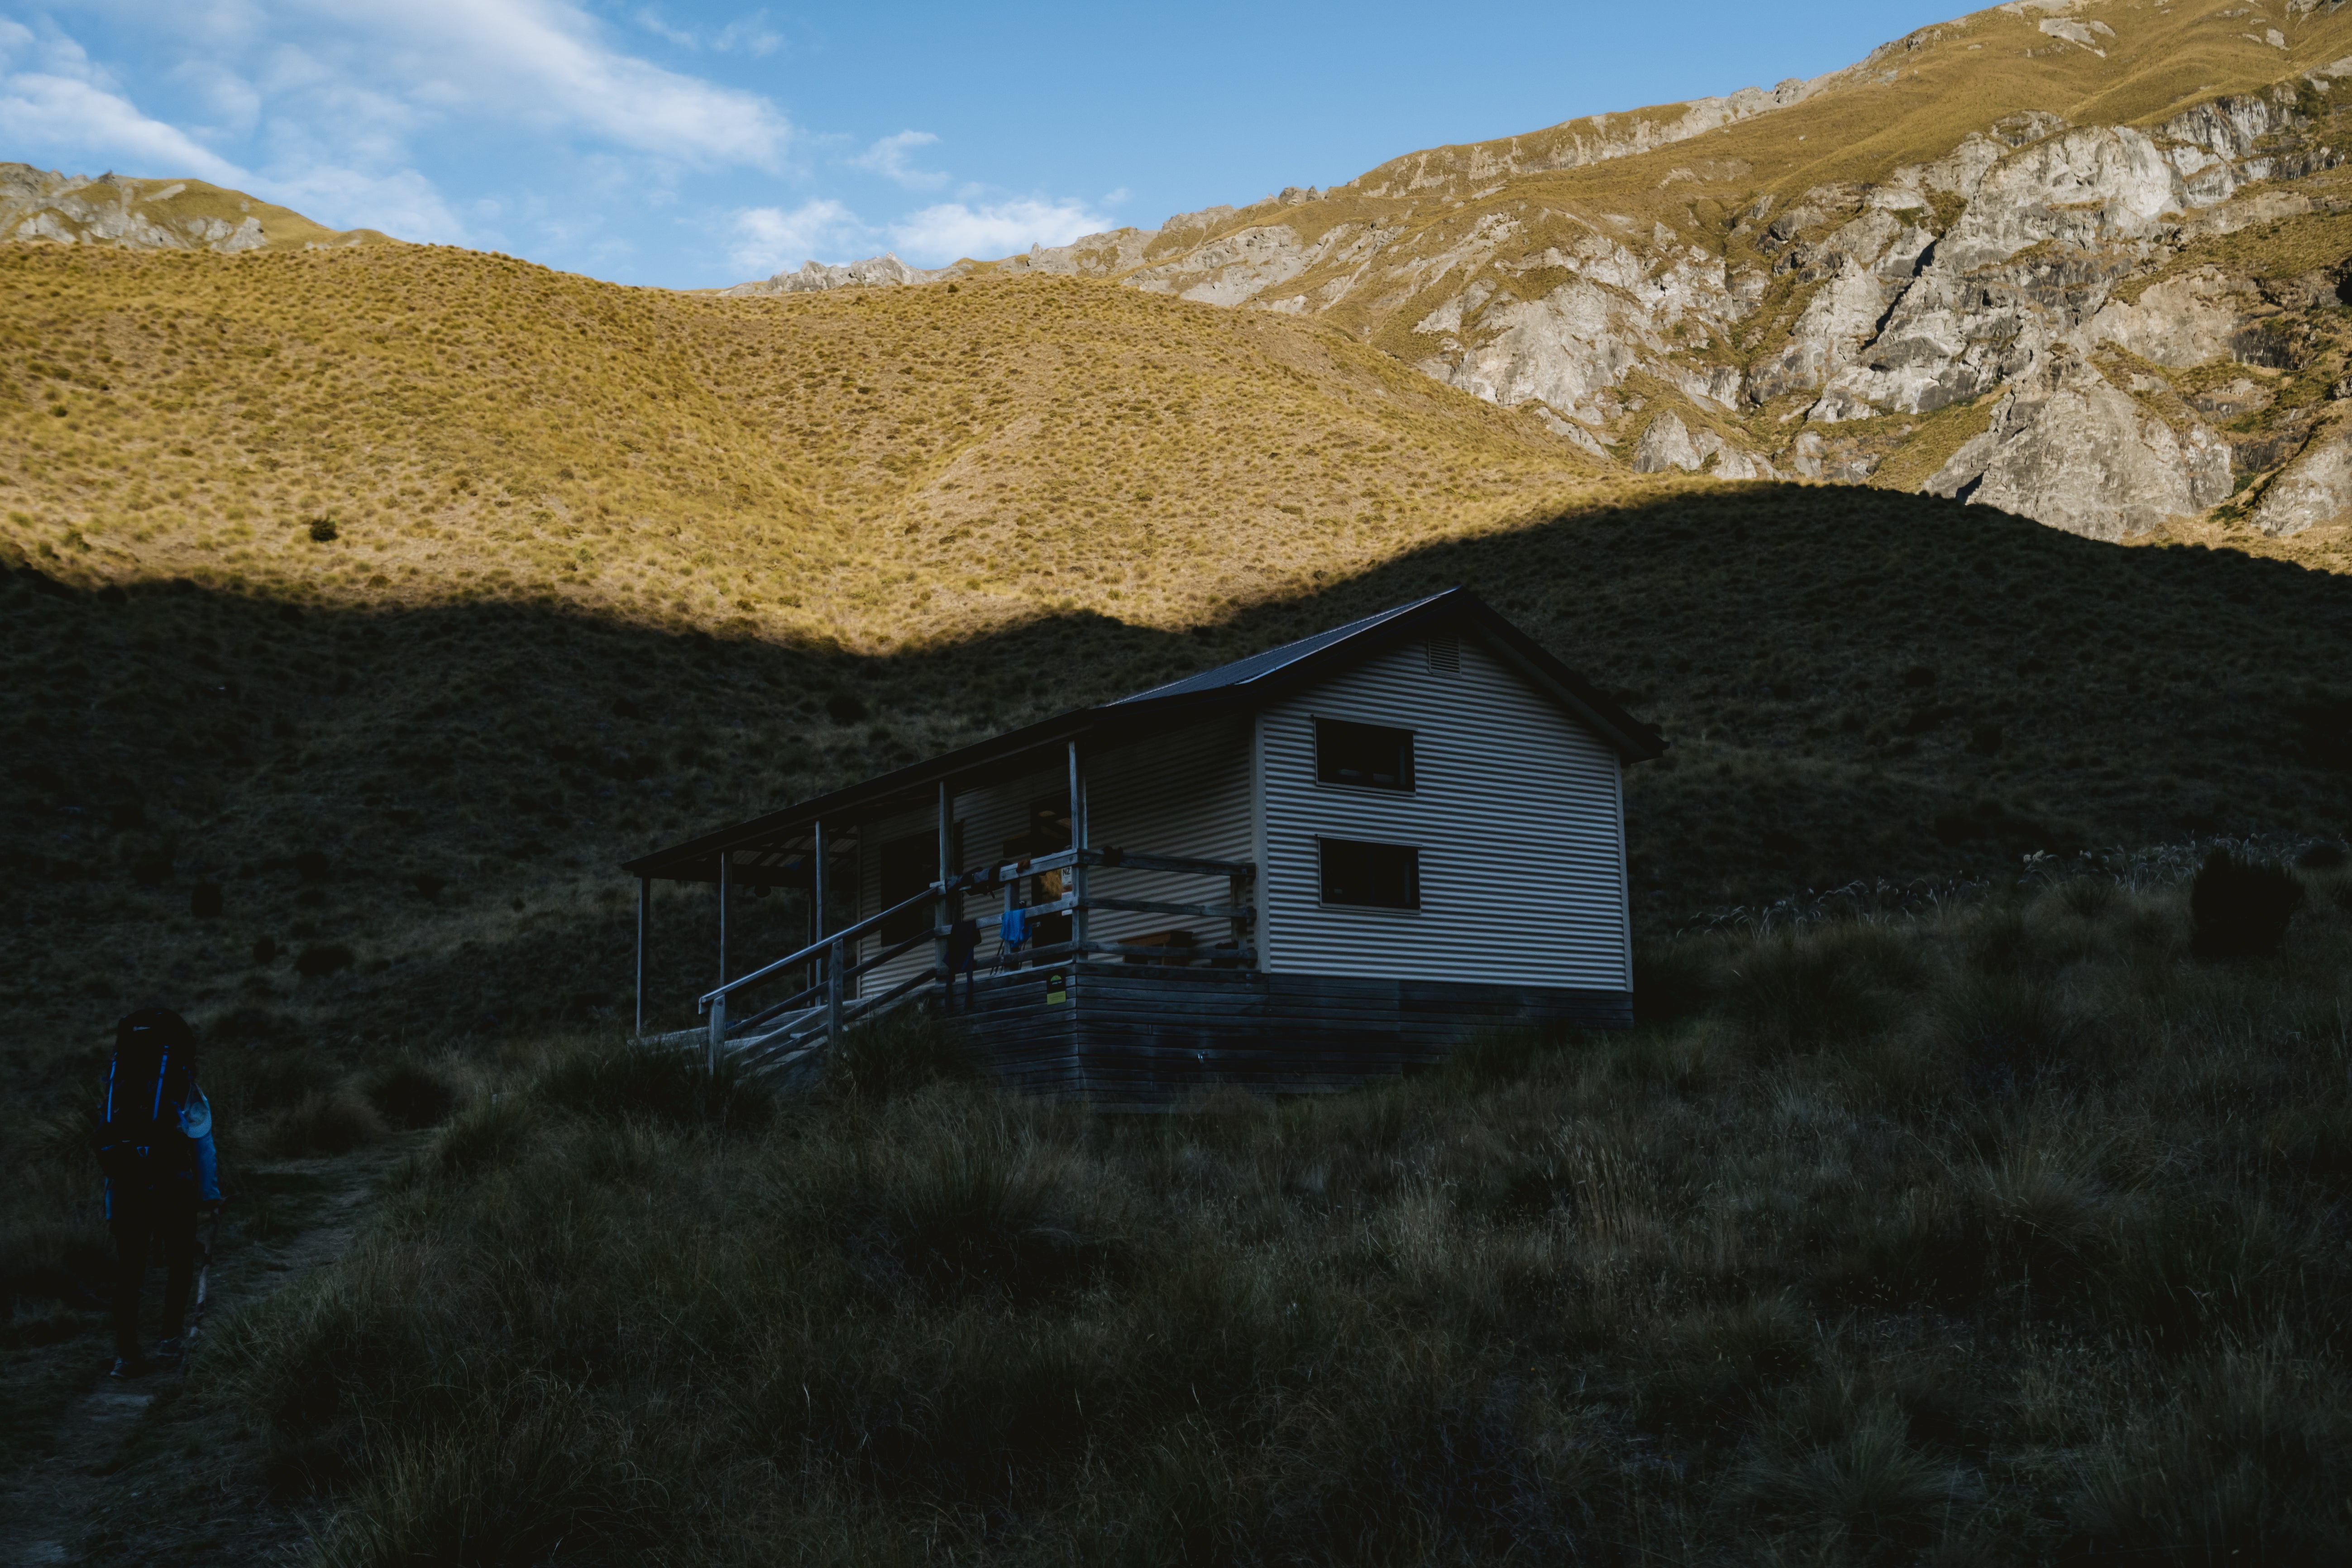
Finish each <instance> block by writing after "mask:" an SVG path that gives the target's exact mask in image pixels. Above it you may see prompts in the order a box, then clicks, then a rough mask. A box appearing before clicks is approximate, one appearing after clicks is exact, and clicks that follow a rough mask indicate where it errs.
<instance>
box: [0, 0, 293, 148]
mask: <svg viewBox="0 0 2352 1568" xmlns="http://www.w3.org/2000/svg"><path fill="white" fill-rule="evenodd" d="M20 62H21V63H24V64H30V65H34V66H36V67H37V68H35V69H29V70H26V69H20V68H18V67H19V64H20ZM0 141H5V143H6V144H7V145H9V146H11V147H14V148H18V149H21V150H23V151H24V152H26V153H47V155H49V156H52V157H55V156H58V155H59V154H63V155H66V156H69V157H82V158H94V159H97V160H98V161H100V162H108V161H112V160H121V161H122V162H123V163H125V164H126V165H127V166H126V167H125V169H124V171H123V172H124V173H125V174H129V173H132V172H134V171H136V170H143V169H144V168H153V169H154V170H156V172H158V173H169V174H193V175H194V176H195V177H197V178H198V179H204V180H211V181H213V182H215V184H237V183H238V182H240V181H242V180H245V179H247V177H248V176H247V174H246V172H245V171H244V170H242V169H240V168H238V167H237V166H236V164H235V163H230V162H229V161H228V160H227V159H226V158H224V157H221V156H220V155H219V154H218V153H215V152H213V151H212V149H210V148H209V147H205V146H204V145H203V144H201V143H200V142H196V141H195V140H194V138H192V137H190V136H189V135H188V134H187V133H186V132H183V131H181V130H179V129H178V128H177V127H175V126H171V125H166V124H165V123H164V122H163V121H160V120H155V119H151V118H150V117H149V116H147V115H145V114H143V113H142V112H141V111H140V110H139V108H138V106H137V105H136V104H134V103H132V102H131V100H129V99H128V98H125V97H123V96H122V94H121V93H120V92H118V91H115V90H114V89H113V83H112V82H111V80H110V79H108V77H107V76H106V74H105V73H104V72H103V71H100V70H99V69H97V68H94V67H93V66H92V65H91V64H90V62H89V57H88V56H86V55H85V54H83V53H82V50H81V46H80V45H79V44H77V43H75V42H74V41H73V40H72V39H71V38H67V37H50V38H47V39H42V38H37V37H35V36H34V34H33V32H32V30H31V29H30V28H27V27H26V26H22V25H21V24H19V23H16V22H11V21H7V20H5V18H0Z"/></svg>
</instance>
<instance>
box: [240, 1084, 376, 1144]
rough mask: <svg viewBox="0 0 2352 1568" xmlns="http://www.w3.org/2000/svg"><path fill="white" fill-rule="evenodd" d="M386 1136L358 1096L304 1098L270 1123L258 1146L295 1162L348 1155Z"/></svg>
mask: <svg viewBox="0 0 2352 1568" xmlns="http://www.w3.org/2000/svg"><path fill="white" fill-rule="evenodd" d="M384 1136H385V1131H384V1125H383V1118H382V1117H380V1116H378V1115H377V1114H376V1113H375V1109H374V1108H373V1106H371V1105H369V1104H368V1103H367V1101H365V1100H361V1099H360V1098H358V1097H357V1096H356V1095H352V1094H348V1093H345V1092H342V1091H341V1090H338V1091H336V1092H333V1093H311V1094H306V1095H304V1096H303V1097H302V1098H301V1100H298V1101H297V1102H296V1103H295V1104H294V1105H293V1106H292V1107H291V1108H290V1109H289V1110H283V1111H280V1112H279V1113H278V1115H277V1116H276V1117H274V1118H272V1119H271V1120H270V1121H268V1123H266V1124H265V1125H264V1126H263V1127H262V1129H261V1131H260V1136H259V1138H258V1140H257V1142H258V1143H259V1145H260V1148H261V1151H262V1152H263V1153H265V1154H274V1155H277V1156H278V1157H279V1158H281V1159H294V1158H299V1157H300V1156H303V1155H306V1154H348V1153H350V1152H352V1150H354V1149H360V1148H364V1147H366V1146H367V1145H368V1144H371V1143H381V1142H383V1140H384Z"/></svg>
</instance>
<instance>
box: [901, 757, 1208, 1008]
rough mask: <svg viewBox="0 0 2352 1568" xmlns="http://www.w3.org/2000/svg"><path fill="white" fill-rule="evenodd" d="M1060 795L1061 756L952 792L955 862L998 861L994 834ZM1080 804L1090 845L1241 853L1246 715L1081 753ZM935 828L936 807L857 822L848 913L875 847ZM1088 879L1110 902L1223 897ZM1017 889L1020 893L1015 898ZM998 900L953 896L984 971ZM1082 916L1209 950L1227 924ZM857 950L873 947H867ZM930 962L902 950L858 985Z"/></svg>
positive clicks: (1131, 877)
mask: <svg viewBox="0 0 2352 1568" xmlns="http://www.w3.org/2000/svg"><path fill="white" fill-rule="evenodd" d="M1068 794H1069V768H1068V765H1067V763H1062V764H1060V765H1057V766H1055V767H1054V768H1052V769H1049V770H1044V771H1040V772H1038V773H1032V774H1028V775H1025V776H1024V777H1022V778H1019V779H1016V780H1014V781H1013V782H1012V783H1010V784H991V785H988V786H987V787H985V788H982V789H974V790H969V791H965V792H963V793H961V794H959V795H957V796H956V798H955V816H956V821H957V823H958V824H959V825H961V828H962V831H963V850H964V855H963V858H964V866H963V869H970V868H977V867H981V866H985V865H989V864H991V863H992V862H994V861H997V860H1000V859H1001V858H1003V846H1004V841H1005V840H1006V839H1008V838H1011V837H1014V836H1016V835H1018V834H1021V833H1024V832H1026V831H1027V830H1028V826H1029V819H1030V812H1031V810H1032V808H1033V807H1034V806H1035V805H1036V804H1037V803H1038V802H1040V801H1047V800H1053V801H1059V800H1061V799H1063V798H1065V797H1066V795H1068ZM1087 816H1088V829H1087V831H1088V836H1089V837H1090V838H1091V839H1092V841H1093V842H1094V844H1095V845H1096V846H1097V847H1101V846H1103V845H1106V844H1116V845H1118V846H1120V847H1124V848H1130V849H1147V850H1152V851H1156V852H1157V853H1159V854H1162V855H1190V856H1197V857H1199V858H1202V859H1208V860H1247V859H1249V858H1251V857H1250V774H1249V739H1248V730H1247V728H1246V726H1245V722H1244V721H1240V720H1219V721H1216V722H1214V723H1210V724H1202V725H1197V726H1195V727H1194V728H1192V729H1189V730H1182V731H1177V732H1175V733H1173V734H1170V735H1161V736H1155V737H1154V738H1153V739H1151V740H1150V741H1146V742H1140V743H1139V744H1137V745H1133V746H1129V747H1125V748H1123V749H1121V750H1119V751H1117V752H1109V753H1108V754H1105V755H1102V756H1097V757H1091V758H1089V759H1087ZM937 824H938V818H937V816H936V814H935V813H933V812H928V811H926V812H908V813H905V814H903V815H901V816H893V817H888V818H885V819H882V820H879V821H876V822H869V823H867V824H866V825H865V826H864V828H863V846H864V847H863V849H862V851H861V853H860V854H859V856H858V877H857V913H858V915H859V917H861V918H862V917H863V916H865V915H866V914H870V913H872V912H873V911H874V910H877V909H879V908H881V894H882V871H881V863H882V857H881V853H880V850H881V847H882V846H883V845H885V844H887V843H889V842H890V841H891V840H893V839H896V838H899V837H905V836H906V835H908V834H916V833H920V834H935V833H936V832H937V831H938V826H937ZM1089 875H1090V876H1091V877H1092V878H1093V890H1094V891H1096V892H1097V893H1103V894H1108V895H1110V896H1112V897H1115V898H1128V899H1157V900H1166V901H1168V902H1171V903H1175V902H1182V903H1223V901H1224V900H1225V884H1224V883H1223V882H1222V881H1219V880H1215V879H1210V878H1205V877H1177V876H1170V875H1168V874H1165V873H1161V872H1143V871H1108V872H1105V871H1101V870H1096V871H1094V872H1092V873H1090V874H1089ZM1026 897H1027V895H1026V890H1025V889H1024V900H1026ZM1002 908H1003V904H1002V902H1001V900H999V899H988V900H982V899H978V898H973V897H970V896H967V897H966V898H965V900H964V912H965V913H966V914H968V915H971V917H972V918H974V919H976V920H978V921H980V922H981V945H980V962H981V963H982V966H983V967H985V966H986V965H987V964H989V963H991V962H992V961H993V959H994V957H995V954H996V936H995V931H994V929H993V925H992V922H993V921H994V919H995V917H996V915H997V913H998V912H999V911H1000V910H1002ZM1088 921H1089V926H1088V934H1089V935H1090V936H1093V937H1096V938H1098V939H1100V940H1102V941H1106V942H1118V941H1122V940H1125V939H1126V938H1129V937H1133V936H1139V935H1142V934H1143V933H1145V932H1147V931H1169V930H1172V929H1176V928H1182V929H1185V930H1190V931H1195V932H1197V933H1199V941H1200V943H1201V945H1202V946H1209V945H1213V944H1214V943H1215V942H1221V941H1223V940H1226V939H1227V938H1228V937H1229V936H1230V935H1231V933H1232V927H1231V926H1230V925H1228V924H1226V923H1224V922H1223V921H1188V920H1184V919H1182V918H1180V917H1178V916H1174V915H1146V914H1131V913H1127V912H1123V911H1119V912H1114V911H1111V910H1099V911H1097V912H1095V913H1093V914H1091V915H1089V916H1088ZM868 940H869V942H870V940H871V939H868ZM866 951H867V952H875V951H877V949H876V948H874V947H872V946H868V947H867V948H866ZM930 963H931V950H930V949H929V947H917V948H913V949H910V950H908V952H905V953H903V954H901V955H900V956H899V957H898V958H895V959H892V960H891V961H890V962H889V963H886V964H884V965H882V967H880V968H879V969H877V970H875V971H874V972H873V973H871V974H869V975H867V976H866V978H865V980H864V981H863V983H862V984H864V985H865V986H866V988H867V990H868V991H869V993H870V992H875V991H885V990H887V989H889V987H891V986H893V985H895V984H898V982H899V981H901V980H903V979H905V978H906V977H907V976H908V975H909V974H912V973H916V972H917V971H919V970H921V969H925V968H928V967H929V965H930Z"/></svg>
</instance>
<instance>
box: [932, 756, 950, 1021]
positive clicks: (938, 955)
mask: <svg viewBox="0 0 2352 1568" xmlns="http://www.w3.org/2000/svg"><path fill="white" fill-rule="evenodd" d="M954 858H955V792H954V791H953V790H951V789H950V788H949V787H948V781H947V780H945V779H941V780H940V886H941V887H942V888H944V887H946V886H947V882H948V879H949V878H950V877H952V876H954V875H955V874H956V868H955V866H954V865H953V864H952V863H951V862H952V861H953V860H954ZM953 902H954V900H952V899H950V897H949V896H948V895H947V894H945V893H941V894H940V900H939V902H938V903H937V904H935V905H933V906H932V909H931V926H932V929H933V930H934V931H938V932H939V933H940V934H939V935H936V936H934V937H932V939H931V967H933V968H934V969H936V970H938V971H939V973H940V981H941V982H942V983H943V984H945V985H946V987H947V990H946V993H945V1000H946V1001H948V1002H953V1001H954V1000H955V976H954V975H952V974H950V973H948V938H947V936H946V934H945V933H946V930H947V928H948V927H949V926H950V925H952V924H954V923H955V916H954V914H953V913H951V912H950V910H951V906H952V904H953Z"/></svg>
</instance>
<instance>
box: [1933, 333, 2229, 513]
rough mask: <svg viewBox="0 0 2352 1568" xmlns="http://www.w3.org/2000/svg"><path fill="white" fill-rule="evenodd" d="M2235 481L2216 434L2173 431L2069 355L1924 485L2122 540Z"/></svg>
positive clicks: (2193, 428)
mask: <svg viewBox="0 0 2352 1568" xmlns="http://www.w3.org/2000/svg"><path fill="white" fill-rule="evenodd" d="M2231 482H2232V481H2231V471H2230V448H2229V446H2228V444H2227V443H2226V442H2224V441H2223V440H2222V439H2221V437H2219V436H2216V435H2215V434H2214V433H2213V432H2212V431H2211V430H2210V429H2209V428H2207V427H2206V426H2202V425H2198V424H2193V423H2192V424H2189V425H2188V426H2186V427H2185V428H2183V429H2178V430H2177V429H2175V428H2174V427H2173V426H2172V425H2170V424H2169V423H2168V422H2167V421H2166V420H2164V419H2163V418H2161V417H2159V416H2158V415H2156V414H2155V413H2154V412H2152V411H2151V410H2149V409H2147V407H2144V406H2143V405H2141V404H2140V403H2139V401H2138V400H2137V399H2136V398H2134V397H2133V396H2131V395H2129V394H2128V393H2126V392H2122V391H2119V390H2118V389H2117V388H2116V387H2115V386H2113V385H2111V384H2109V383H2108V382H2107V380H2106V378H2105V377H2104V376H2102V375H2101V374H2099V372H2098V370H2097V369H2096V368H2095V366H2093V365H2091V364H2090V363H2088V362H2086V361H2084V360H2083V359H2080V358H2079V357H2076V356H2074V355H2073V354H2071V353H2067V354H2061V355H2053V357H2052V359H2051V361H2050V363H2048V364H2047V365H2046V366H2045V367H2044V369H2043V370H2042V372H2041V373H2040V374H2037V375H2036V376H2034V377H2032V378H2031V379H2029V380H2027V381H2026V382H2024V383H2023V384H2021V385H2019V386H2017V387H2015V388H2013V389H2012V390H2011V392H2010V394H2009V395H2008V396H2007V398H2006V399H2005V400H2004V401H2003V403H2002V405H2001V407H2000V409H1999V410H1998V411H1997V412H1996V413H1995V414H1994V416H1993V421H1992V425H1991V426H1990V428H1989V429H1987V430H1986V431H1985V432H1984V434H1982V435H1980V436H1979V437H1976V438H1975V439H1974V440H1971V441H1970V442H1969V443H1968V444H1967V445H1966V446H1964V447H1961V449H1960V450H1959V452H1958V453H1957V454H1955V455H1954V457H1953V458H1952V459H1951V461H1949V462H1948V463H1947V464H1946V465H1945V466H1944V467H1943V468H1942V469H1940V470H1939V471H1938V472H1937V474H1936V475H1935V476H1934V477H1932V478H1931V479H1929V480H1928V481H1927V485H1926V486H1925V487H1924V488H1925V489H1928V490H1930V491H1932V492H1934V493H1937V494H1941V495H1955V494H1957V495H1962V496H1965V497H1966V498H1967V500H1969V503H1970V504H1972V505H1979V506H1997V507H2000V508H2001V509H2002V510H2006V511H2014V512H2020V513H2022V514H2023V515H2025V516H2028V517H2032V518H2033V519H2035V520H2037V521H2042V522H2046V523H2048V524H2050V525H2051V526H2052V527H2053V528H2063V529H2064V530H2066V531H2068V532H2070V533H2080V534H2083V535H2085V536H2086V537H2089V538H2092V539H2106V540H2116V539H2123V538H2126V537H2129V536H2130V535H2133V534H2138V533H2146V532H2147V531H2149V530H2151V529H2154V528H2157V527H2158V526H2160V525H2162V524H2163V523H2165V522H2168V521H2172V520H2173V519H2176V518H2182V517H2189V516H2193V515H2195V514H2196V513H2198V512H2201V511H2203V510H2205V509H2206V508H2208V507H2210V506H2213V505H2216V504H2217V503H2219V502H2221V501H2222V500H2227V499H2228V498H2229V495H2230V489H2231Z"/></svg>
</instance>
